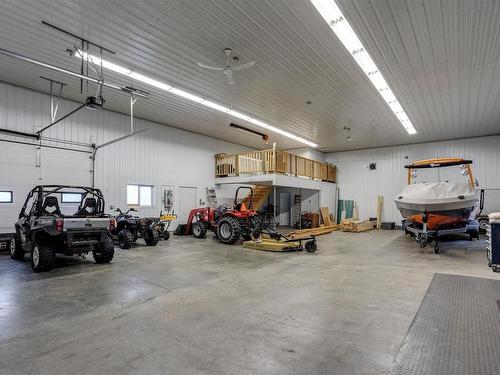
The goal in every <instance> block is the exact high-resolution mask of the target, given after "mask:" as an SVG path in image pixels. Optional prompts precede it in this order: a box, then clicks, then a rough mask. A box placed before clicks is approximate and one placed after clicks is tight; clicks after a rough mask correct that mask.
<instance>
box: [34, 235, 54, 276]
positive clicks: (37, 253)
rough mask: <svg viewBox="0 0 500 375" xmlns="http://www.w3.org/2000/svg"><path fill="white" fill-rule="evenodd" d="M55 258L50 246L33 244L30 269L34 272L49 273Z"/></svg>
mask: <svg viewBox="0 0 500 375" xmlns="http://www.w3.org/2000/svg"><path fill="white" fill-rule="evenodd" d="M54 263H55V256H54V251H53V250H52V248H51V247H50V246H47V245H44V244H41V243H39V242H34V243H33V247H32V250H31V268H33V271H35V272H37V273H38V272H46V271H50V270H51V269H52V268H53V267H54Z"/></svg>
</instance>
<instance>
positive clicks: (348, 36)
mask: <svg viewBox="0 0 500 375" xmlns="http://www.w3.org/2000/svg"><path fill="white" fill-rule="evenodd" d="M311 3H312V4H313V5H314V6H315V7H316V9H317V10H318V12H319V13H320V14H321V16H322V17H323V18H324V19H325V21H326V22H327V23H328V25H330V27H331V29H332V30H333V32H334V33H335V35H337V37H338V38H339V39H340V41H341V42H342V44H343V45H344V47H345V48H347V50H348V51H349V52H350V54H351V55H352V57H354V60H356V62H357V63H358V65H359V67H360V68H361V70H362V71H363V72H364V73H365V74H366V75H367V76H368V79H369V80H370V81H371V83H372V84H373V86H375V88H376V89H377V91H378V93H379V94H380V96H382V98H383V99H384V101H385V102H386V103H387V105H388V106H389V108H390V109H391V110H392V112H394V114H395V115H396V117H397V118H398V120H399V121H400V122H401V125H403V127H404V128H405V130H406V131H407V132H408V134H410V135H413V134H417V131H416V130H415V128H414V127H413V124H412V123H411V121H410V119H409V118H408V116H407V115H406V113H405V111H404V110H403V107H401V104H399V101H398V100H397V99H396V96H394V93H393V92H392V90H391V89H390V87H389V85H388V84H387V82H386V81H385V78H384V77H383V76H382V73H380V70H378V68H377V66H376V65H375V63H374V62H373V60H372V58H371V57H370V55H369V54H368V52H367V51H366V49H365V47H363V44H362V43H361V41H360V40H359V38H358V36H357V35H356V33H355V32H354V30H353V29H352V27H351V25H350V24H349V22H348V21H347V20H346V18H345V16H344V14H343V13H342V11H341V10H340V9H339V7H338V6H337V4H336V3H335V1H334V0H311Z"/></svg>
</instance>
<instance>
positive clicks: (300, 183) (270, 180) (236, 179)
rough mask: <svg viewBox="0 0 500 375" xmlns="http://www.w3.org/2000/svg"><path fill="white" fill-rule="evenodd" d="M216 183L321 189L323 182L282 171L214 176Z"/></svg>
mask: <svg viewBox="0 0 500 375" xmlns="http://www.w3.org/2000/svg"><path fill="white" fill-rule="evenodd" d="M215 184H216V185H261V186H281V187H291V188H298V189H309V190H321V189H322V188H323V187H324V186H325V184H329V185H330V184H331V182H325V181H321V180H313V179H310V178H302V177H295V176H289V175H286V174H283V173H265V174H254V175H249V174H244V175H240V176H227V177H216V178H215Z"/></svg>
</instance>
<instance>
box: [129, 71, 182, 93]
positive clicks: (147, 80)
mask: <svg viewBox="0 0 500 375" xmlns="http://www.w3.org/2000/svg"><path fill="white" fill-rule="evenodd" d="M127 75H128V76H129V77H130V78H132V79H135V80H137V81H141V82H144V83H146V84H148V85H151V86H154V87H156V88H159V89H161V90H165V91H168V90H170V89H171V88H172V86H171V85H167V84H166V83H163V82H160V81H157V80H156V79H153V78H149V77H147V76H145V75H143V74H140V73H136V72H132V73H130V74H127Z"/></svg>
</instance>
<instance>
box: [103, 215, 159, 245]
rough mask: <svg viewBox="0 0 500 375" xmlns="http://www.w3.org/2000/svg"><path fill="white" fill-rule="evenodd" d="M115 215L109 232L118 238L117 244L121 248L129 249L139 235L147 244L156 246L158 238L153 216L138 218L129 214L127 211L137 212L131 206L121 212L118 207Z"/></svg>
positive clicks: (155, 221)
mask: <svg viewBox="0 0 500 375" xmlns="http://www.w3.org/2000/svg"><path fill="white" fill-rule="evenodd" d="M115 211H116V212H118V215H117V216H116V218H115V219H116V227H115V228H113V230H112V231H111V234H112V235H113V236H115V237H116V238H117V239H118V246H120V248H121V249H130V247H131V246H132V245H133V244H134V242H135V241H137V239H138V238H139V237H142V238H144V242H146V245H148V246H156V245H157V244H158V240H159V234H158V230H157V229H156V224H157V220H156V219H154V218H140V217H139V216H133V215H130V214H129V212H137V210H136V209H134V208H131V209H129V210H128V211H127V212H125V213H123V212H122V211H121V210H120V209H119V208H117V209H116V210H115Z"/></svg>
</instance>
